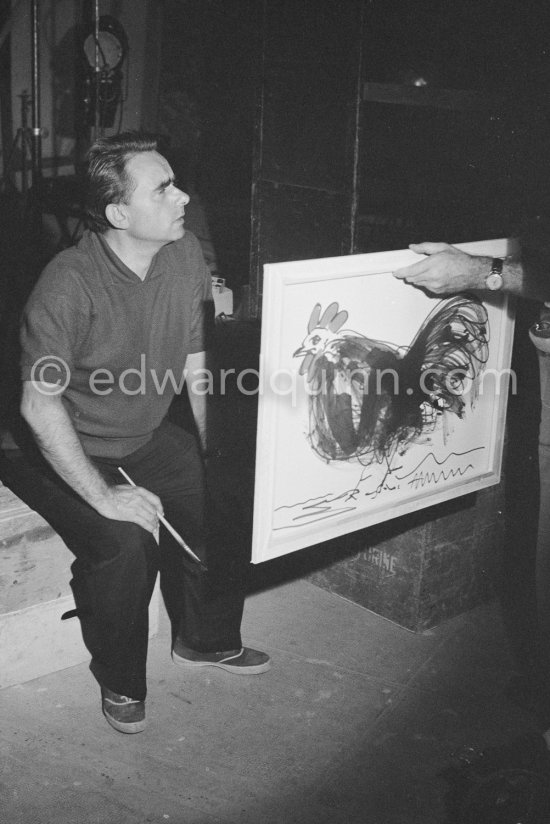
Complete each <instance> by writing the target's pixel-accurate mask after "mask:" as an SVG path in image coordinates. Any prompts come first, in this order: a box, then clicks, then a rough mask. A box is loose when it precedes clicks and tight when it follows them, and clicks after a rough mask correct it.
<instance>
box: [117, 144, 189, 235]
mask: <svg viewBox="0 0 550 824" xmlns="http://www.w3.org/2000/svg"><path fill="white" fill-rule="evenodd" d="M126 170H127V172H128V174H129V176H130V177H131V178H132V180H133V181H134V184H135V189H134V191H133V192H132V194H131V195H130V198H129V201H128V203H126V204H124V207H123V208H124V211H125V214H126V218H127V221H128V223H127V228H126V231H127V233H128V235H129V236H131V237H133V238H134V239H135V240H136V241H138V242H140V243H143V242H145V243H148V242H150V243H151V244H154V245H159V247H160V246H163V245H164V244H165V243H170V242H171V241H173V240H178V238H180V237H183V235H184V232H185V230H184V228H183V215H184V212H185V206H186V204H187V203H189V196H188V195H186V194H185V192H182V191H181V189H178V188H177V187H176V186H175V184H174V173H173V172H172V169H171V168H170V164H169V163H168V161H167V160H166V159H165V158H164V157H163V156H162V155H160V154H158V152H141V153H140V154H137V155H135V156H134V157H132V158H131V159H130V160H129V161H128V163H127V165H126Z"/></svg>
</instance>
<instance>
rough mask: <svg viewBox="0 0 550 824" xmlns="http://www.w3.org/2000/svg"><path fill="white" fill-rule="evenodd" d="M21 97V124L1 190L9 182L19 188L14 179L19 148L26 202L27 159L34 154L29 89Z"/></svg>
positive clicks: (9, 154) (11, 149)
mask: <svg viewBox="0 0 550 824" xmlns="http://www.w3.org/2000/svg"><path fill="white" fill-rule="evenodd" d="M19 98H20V100H21V126H20V128H19V129H17V132H16V134H15V137H14V139H13V143H12V144H11V146H10V150H9V152H8V154H7V157H6V166H5V172H4V180H3V182H2V187H1V191H2V192H5V191H6V189H7V184H8V182H9V183H11V184H12V187H13V188H14V189H15V188H17V187H16V184H15V182H14V180H13V173H14V171H15V170H16V162H17V160H18V155H17V150H18V149H19V151H20V156H19V157H20V161H21V165H20V168H21V193H22V197H23V202H24V203H26V200H27V195H28V191H29V179H28V173H29V167H28V162H27V161H28V159H29V158H30V157H31V155H32V145H31V130H30V129H29V127H28V119H27V110H28V108H29V105H30V100H29V93H28V91H27V90H26V89H25V91H24V92H22V93H21V94H20V95H19Z"/></svg>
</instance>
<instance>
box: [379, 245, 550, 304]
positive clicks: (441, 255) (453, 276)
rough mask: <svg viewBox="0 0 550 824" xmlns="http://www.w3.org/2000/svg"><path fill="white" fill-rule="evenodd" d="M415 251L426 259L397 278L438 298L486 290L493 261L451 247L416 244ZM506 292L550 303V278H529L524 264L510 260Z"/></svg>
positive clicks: (506, 269) (400, 271)
mask: <svg viewBox="0 0 550 824" xmlns="http://www.w3.org/2000/svg"><path fill="white" fill-rule="evenodd" d="M409 249H411V251H413V252H416V254H418V255H426V257H425V258H423V259H422V260H419V261H417V262H416V263H413V264H411V265H410V266H406V267H404V268H403V269H397V270H396V271H395V272H394V273H393V274H394V276H395V277H396V278H399V279H400V280H404V281H406V283H410V284H411V285H413V286H419V287H421V288H423V289H426V290H427V291H429V292H432V293H433V294H435V295H446V294H451V293H453V292H464V291H468V290H470V289H485V288H486V286H485V278H486V277H487V275H488V274H489V272H490V270H491V262H492V258H490V257H485V256H481V255H469V254H467V253H466V252H463V251H462V250H461V249H457V248H456V247H455V246H449V244H447V243H413V244H411V245H410V246H409ZM502 280H503V286H502V289H503V291H505V292H508V293H509V294H512V295H518V296H521V297H525V298H533V299H535V300H550V278H545V279H544V280H543V279H542V278H540V277H539V278H536V277H535V275H534V274H533V275H532V276H528V273H527V272H526V271H525V267H524V266H523V264H522V262H521V260H517V259H515V258H508V259H506V260H505V261H504V265H503V269H502Z"/></svg>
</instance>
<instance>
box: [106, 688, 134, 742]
mask: <svg viewBox="0 0 550 824" xmlns="http://www.w3.org/2000/svg"><path fill="white" fill-rule="evenodd" d="M101 708H102V710H103V715H104V716H105V718H106V719H107V721H108V723H109V724H110V725H111V727H114V729H115V730H118V732H125V733H129V734H132V733H135V732H142V731H143V730H144V729H145V701H136V700H135V699H134V698H128V696H127V695H119V694H118V692H113V691H112V690H110V689H108V688H107V687H101Z"/></svg>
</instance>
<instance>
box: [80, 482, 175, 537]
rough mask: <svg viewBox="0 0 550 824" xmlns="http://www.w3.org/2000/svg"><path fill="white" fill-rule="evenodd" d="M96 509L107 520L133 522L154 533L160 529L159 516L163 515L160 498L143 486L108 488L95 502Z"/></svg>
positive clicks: (125, 485)
mask: <svg viewBox="0 0 550 824" xmlns="http://www.w3.org/2000/svg"><path fill="white" fill-rule="evenodd" d="M94 508H95V509H96V510H97V511H98V512H99V514H100V515H103V516H104V517H105V518H112V519H113V520H115V521H131V522H132V523H134V524H138V525H139V526H141V527H143V529H146V530H147V531H148V532H154V531H155V529H156V528H157V527H158V523H159V517H158V516H159V515H162V514H163V510H162V503H161V500H160V498H159V497H158V496H157V495H155V494H154V493H153V492H149V490H148V489H144V488H143V487H142V486H130V485H129V484H128V485H127V484H121V485H120V486H111V487H108V488H107V490H106V492H105V494H104V495H103V496H102V498H101V499H99V500H96V501H94Z"/></svg>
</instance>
